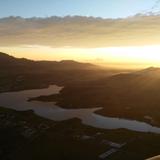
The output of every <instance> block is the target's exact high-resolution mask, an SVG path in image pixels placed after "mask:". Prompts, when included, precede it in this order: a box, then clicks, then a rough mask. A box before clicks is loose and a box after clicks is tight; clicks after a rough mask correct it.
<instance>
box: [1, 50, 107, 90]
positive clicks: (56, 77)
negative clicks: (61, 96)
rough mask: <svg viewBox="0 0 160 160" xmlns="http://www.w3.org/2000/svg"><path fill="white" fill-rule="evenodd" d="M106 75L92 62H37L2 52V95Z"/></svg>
mask: <svg viewBox="0 0 160 160" xmlns="http://www.w3.org/2000/svg"><path fill="white" fill-rule="evenodd" d="M106 74H108V73H106V72H104V71H103V70H102V71H101V69H100V68H99V67H98V66H95V65H93V64H89V63H80V62H76V61H72V60H65V61H60V62H57V61H33V60H28V59H25V58H15V57H13V56H10V55H8V54H5V53H0V92H4V91H14V90H23V89H32V88H43V87H47V86H48V85H50V84H58V85H64V84H68V83H72V84H73V83H74V82H77V81H88V80H91V79H95V78H97V77H98V76H103V75H106ZM97 75H98V76H97Z"/></svg>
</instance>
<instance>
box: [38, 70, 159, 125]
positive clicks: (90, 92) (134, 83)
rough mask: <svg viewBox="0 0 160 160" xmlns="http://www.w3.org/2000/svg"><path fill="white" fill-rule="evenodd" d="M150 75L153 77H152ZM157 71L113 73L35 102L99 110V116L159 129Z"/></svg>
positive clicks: (72, 86)
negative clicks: (148, 124) (100, 108)
mask: <svg viewBox="0 0 160 160" xmlns="http://www.w3.org/2000/svg"><path fill="white" fill-rule="evenodd" d="M152 73H154V74H152ZM159 73H160V69H159V68H147V69H145V70H141V71H138V72H132V73H126V74H116V75H114V76H110V77H107V78H101V79H98V80H95V81H90V82H87V83H79V84H78V85H68V86H66V87H64V88H63V90H62V91H61V94H60V95H56V96H55V95H51V96H47V97H45V96H41V97H38V98H37V100H43V101H57V104H58V105H60V106H62V107H64V108H66V107H67V108H90V107H91V108H92V107H103V109H102V110H100V111H98V113H99V114H102V115H105V116H111V117H120V118H129V119H134V120H141V121H146V122H148V123H151V124H153V125H159V126H160V74H159Z"/></svg>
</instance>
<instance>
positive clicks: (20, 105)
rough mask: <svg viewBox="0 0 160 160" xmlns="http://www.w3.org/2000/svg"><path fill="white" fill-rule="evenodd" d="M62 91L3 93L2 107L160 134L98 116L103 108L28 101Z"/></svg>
mask: <svg viewBox="0 0 160 160" xmlns="http://www.w3.org/2000/svg"><path fill="white" fill-rule="evenodd" d="M61 89H62V87H59V86H56V85H51V86H49V87H48V88H45V89H32V90H24V91H18V92H7V93H1V94H0V106H2V107H6V108H10V109H14V110H17V111H26V110H33V111H34V113H35V114H36V115H38V116H41V117H44V118H47V119H50V120H54V121H62V120H68V119H72V118H79V119H80V120H81V121H82V123H83V124H85V125H88V126H92V127H96V128H103V129H120V128H123V129H128V130H132V131H138V132H151V133H160V128H158V127H154V126H152V125H150V124H147V123H145V122H140V121H135V120H126V119H120V118H111V117H105V116H101V115H98V114H96V113H95V111H97V110H99V109H101V108H88V109H63V108H61V107H59V106H57V105H55V103H54V102H40V101H31V102H29V101H27V100H28V99H29V98H31V97H38V96H40V95H51V94H58V93H59V92H60V91H61Z"/></svg>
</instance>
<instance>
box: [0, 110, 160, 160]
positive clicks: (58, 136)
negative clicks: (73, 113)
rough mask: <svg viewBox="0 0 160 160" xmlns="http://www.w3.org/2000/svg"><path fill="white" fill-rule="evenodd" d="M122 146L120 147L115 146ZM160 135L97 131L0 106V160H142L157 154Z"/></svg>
mask: <svg viewBox="0 0 160 160" xmlns="http://www.w3.org/2000/svg"><path fill="white" fill-rule="evenodd" d="M111 142H114V143H116V145H121V144H123V145H124V146H122V147H121V146H116V145H115V144H112V143H111ZM159 148H160V135H156V134H149V133H138V132H131V131H127V130H101V129H96V128H92V127H88V126H84V125H82V124H81V122H80V121H79V120H78V119H72V120H68V121H64V122H54V121H51V120H47V119H43V118H40V117H38V116H36V115H34V114H33V112H32V111H26V112H17V111H13V110H10V109H4V108H2V107H0V159H1V160H22V159H24V160H28V159H38V160H44V159H46V160H53V159H55V160H68V159H73V160H74V159H77V160H88V159H92V160H98V159H100V158H99V156H100V155H102V153H105V152H108V151H109V150H111V149H116V152H115V153H112V154H111V155H110V156H108V157H107V159H110V160H122V159H123V160H128V159H129V160H132V159H133V160H135V159H136V160H143V159H145V158H148V157H152V156H154V155H157V154H159Z"/></svg>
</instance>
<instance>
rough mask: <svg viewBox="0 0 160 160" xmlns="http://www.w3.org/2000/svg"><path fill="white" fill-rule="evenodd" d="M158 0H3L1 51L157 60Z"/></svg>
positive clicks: (159, 52)
mask: <svg viewBox="0 0 160 160" xmlns="http://www.w3.org/2000/svg"><path fill="white" fill-rule="evenodd" d="M159 2H160V1H157V0H45V1H44V0H34V1H33V0H23V1H22V0H14V3H13V1H11V0H2V1H0V10H1V13H0V37H1V38H0V51H2V52H6V53H8V54H11V55H14V56H17V57H26V58H30V59H46V60H61V59H74V60H79V61H87V62H88V61H91V62H96V63H102V64H105V63H108V64H109V63H117V64H119V63H126V64H128V63H131V64H132V63H133V64H136V63H137V64H146V65H155V66H160V29H159V26H160V15H159V13H158V12H159V11H160V3H159ZM16 16H19V17H16Z"/></svg>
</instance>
